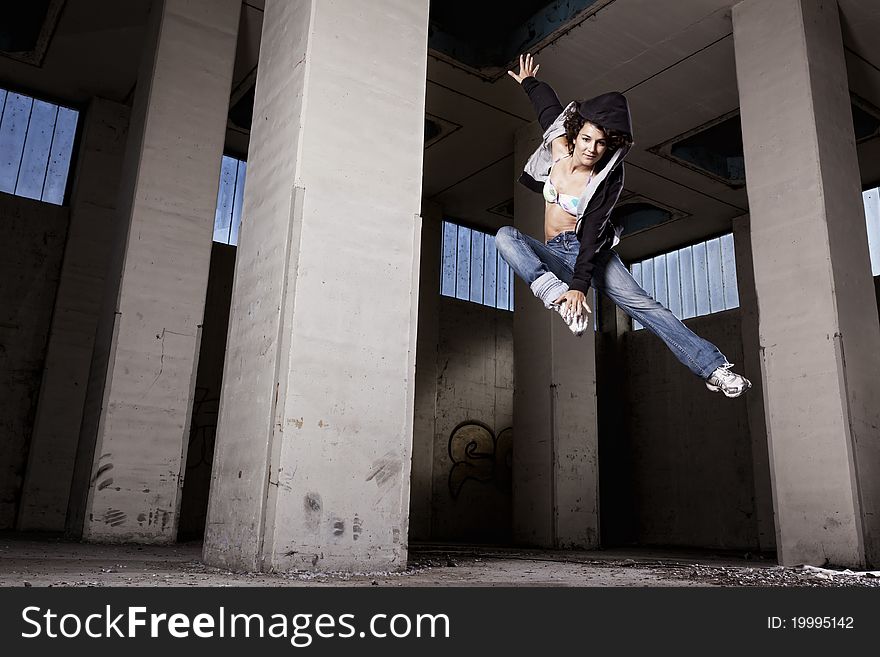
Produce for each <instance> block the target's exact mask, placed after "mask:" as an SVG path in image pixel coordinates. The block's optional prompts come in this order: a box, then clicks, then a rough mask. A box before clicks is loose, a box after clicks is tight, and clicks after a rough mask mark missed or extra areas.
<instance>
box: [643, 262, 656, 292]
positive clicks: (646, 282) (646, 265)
mask: <svg viewBox="0 0 880 657" xmlns="http://www.w3.org/2000/svg"><path fill="white" fill-rule="evenodd" d="M642 287H643V288H644V290H645V292H647V293H648V295H649V296H650V297H652V298H656V297H655V296H654V259H653V258H648V259H647V260H643V261H642Z"/></svg>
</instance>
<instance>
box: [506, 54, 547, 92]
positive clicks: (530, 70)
mask: <svg viewBox="0 0 880 657" xmlns="http://www.w3.org/2000/svg"><path fill="white" fill-rule="evenodd" d="M539 68H541V65H540V64H538V65H535V59H534V57H532V55H531V54H530V53H526V54H525V55H520V56H519V75H517V74H516V73H514V72H513V71H508V72H507V74H508V75H509V76H510V77H512V78H513V79H514V80H516V81H517V82H519V83H520V84H522V81H523V80H525V79H526V78H528V77H534V76H535V75H536V74H537V73H538V69H539Z"/></svg>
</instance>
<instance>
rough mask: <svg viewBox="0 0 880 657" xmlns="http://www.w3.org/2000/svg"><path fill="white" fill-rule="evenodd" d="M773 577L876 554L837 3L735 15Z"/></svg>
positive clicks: (879, 506) (855, 192) (857, 218)
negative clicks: (785, 568) (793, 567)
mask: <svg viewBox="0 0 880 657" xmlns="http://www.w3.org/2000/svg"><path fill="white" fill-rule="evenodd" d="M733 25H734V38H735V46H736V67H737V78H738V83H739V92H740V101H741V112H742V125H743V143H744V146H745V156H746V174H747V184H748V193H749V207H750V215H751V242H752V253H753V257H754V271H755V287H756V290H757V295H758V310H759V316H760V321H759V333H760V335H759V339H760V344H761V352H762V367H763V372H764V395H765V405H766V414H767V433H768V440H769V446H770V464H771V479H772V486H773V492H774V503H775V511H776V536H777V548H778V555H779V561H780V563H782V564H795V563H818V564H821V563H823V562H825V561H826V560H827V561H829V562H831V563H833V564H840V565H847V566H858V567H862V566H865V565H867V564H877V563H880V561H878V554H880V552H878V549H880V541H878V538H880V430H878V428H877V427H878V426H880V386H878V385H877V372H878V371H880V326H878V318H877V304H876V303H874V290H873V284H872V280H871V267H870V263H869V256H868V242H867V236H866V229H865V218H864V212H863V209H862V199H861V193H860V191H861V190H860V176H859V169H858V161H857V159H856V149H855V139H854V136H853V128H852V119H851V115H850V98H849V93H848V86H847V75H846V67H845V64H844V52H843V43H842V38H841V32H840V22H839V17H838V8H837V3H835V2H828V1H827V0H825V1H823V0H778V1H775V2H763V1H761V0H747V1H746V2H742V3H740V4H739V5H737V6H736V7H734V10H733Z"/></svg>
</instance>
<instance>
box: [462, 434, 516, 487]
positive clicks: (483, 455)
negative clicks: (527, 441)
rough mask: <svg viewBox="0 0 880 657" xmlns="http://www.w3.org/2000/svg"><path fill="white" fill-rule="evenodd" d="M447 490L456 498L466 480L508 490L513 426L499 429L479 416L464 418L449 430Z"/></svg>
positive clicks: (510, 475) (511, 459)
mask: <svg viewBox="0 0 880 657" xmlns="http://www.w3.org/2000/svg"><path fill="white" fill-rule="evenodd" d="M448 449H449V459H450V460H451V461H452V468H451V469H450V471H449V494H450V495H451V496H452V499H457V498H458V495H459V493H461V489H462V487H463V486H464V485H465V483H466V482H467V481H476V482H479V483H482V484H491V483H494V484H495V486H496V487H497V488H498V489H499V490H501V491H503V492H505V493H508V494H509V493H510V492H511V481H512V467H513V428H512V427H507V428H505V429H502V430H501V431H499V432H498V435H497V436H496V435H495V432H494V431H492V429H491V428H490V427H489V426H488V425H486V424H483V423H482V422H480V421H478V420H465V421H464V422H461V423H460V424H458V425H457V426H456V427H455V428H454V429H453V430H452V433H450V434H449V445H448Z"/></svg>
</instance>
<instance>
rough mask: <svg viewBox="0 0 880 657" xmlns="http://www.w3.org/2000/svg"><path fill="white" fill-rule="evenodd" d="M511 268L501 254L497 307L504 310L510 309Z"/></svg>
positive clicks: (499, 259)
mask: <svg viewBox="0 0 880 657" xmlns="http://www.w3.org/2000/svg"><path fill="white" fill-rule="evenodd" d="M509 270H510V267H509V266H508V264H507V263H506V262H504V260H503V259H502V258H501V254H500V253H499V254H498V289H497V292H496V294H497V299H498V305H497V306H496V307H498V308H501V309H502V310H509V309H510V272H509Z"/></svg>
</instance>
